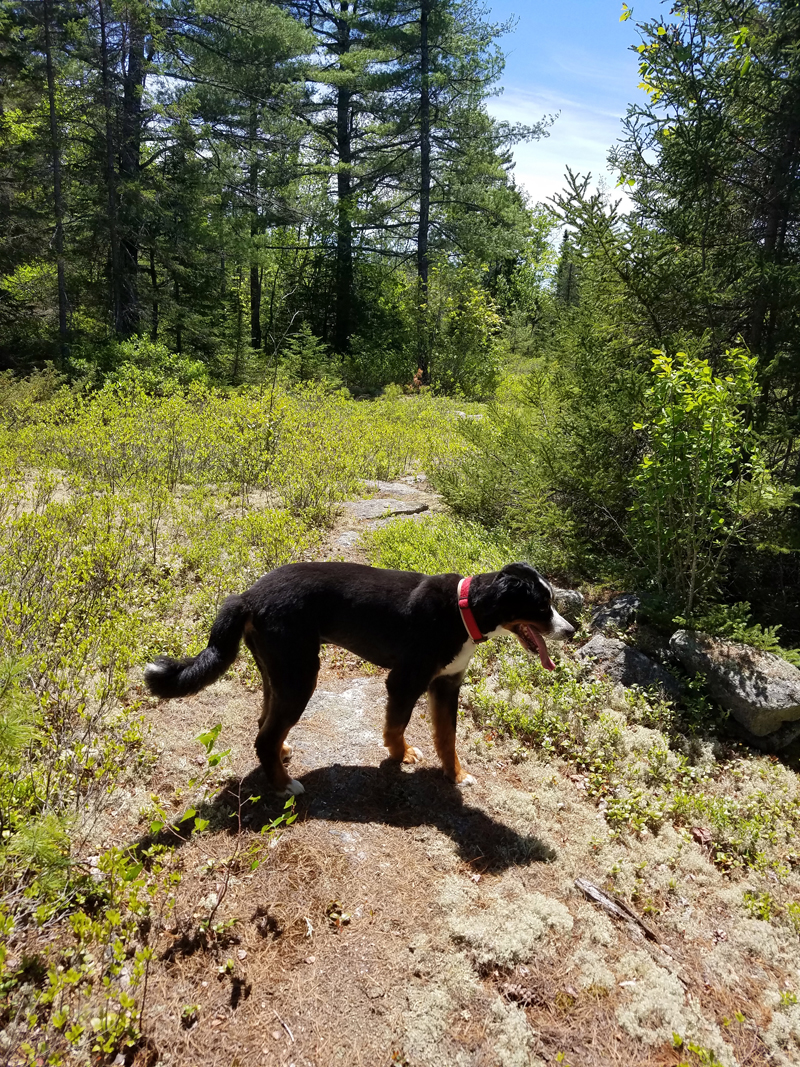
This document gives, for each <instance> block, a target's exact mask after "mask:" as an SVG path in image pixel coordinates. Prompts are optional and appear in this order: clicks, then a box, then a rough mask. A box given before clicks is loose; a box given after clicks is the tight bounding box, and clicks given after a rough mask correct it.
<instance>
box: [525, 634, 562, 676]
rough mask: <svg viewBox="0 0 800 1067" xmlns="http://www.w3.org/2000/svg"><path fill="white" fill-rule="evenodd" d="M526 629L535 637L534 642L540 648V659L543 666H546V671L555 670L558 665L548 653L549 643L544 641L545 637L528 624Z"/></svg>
mask: <svg viewBox="0 0 800 1067" xmlns="http://www.w3.org/2000/svg"><path fill="white" fill-rule="evenodd" d="M525 629H526V630H527V632H528V634H529V636H530V637H532V638H533V641H534V644H535V645H536V647H537V648H538V650H539V659H540V660H541V661H542V666H543V667H544V669H545V670H546V671H554V670H555V669H556V665H555V663H553V661H552V660H551V659H550V656H549V655H548V654H547V645H546V644H545V643H544V638H543V637H541V636H540V635H539V634H538V633H537V632H536V631H535V630H534V628H533V627H532V626H526V627H525Z"/></svg>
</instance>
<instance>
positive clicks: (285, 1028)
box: [272, 1008, 294, 1044]
mask: <svg viewBox="0 0 800 1067" xmlns="http://www.w3.org/2000/svg"><path fill="white" fill-rule="evenodd" d="M272 1010H273V1011H275V1009H274V1008H273V1009H272ZM275 1018H276V1019H277V1020H278V1022H279V1023H280V1024H281V1026H282V1027H283V1028H284V1030H285V1031H286V1033H287V1034H288V1035H289V1040H290V1041H291V1042H292V1044H294V1034H293V1033H292V1031H291V1030H290V1029H289V1027H288V1025H287V1024H286V1023H285V1022H284V1021H283V1019H282V1018H281V1017H280V1015H278V1013H277V1012H275Z"/></svg>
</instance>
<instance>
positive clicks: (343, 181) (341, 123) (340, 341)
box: [333, 0, 353, 353]
mask: <svg viewBox="0 0 800 1067" xmlns="http://www.w3.org/2000/svg"><path fill="white" fill-rule="evenodd" d="M348 6H349V5H348V4H347V2H346V0H343V2H342V4H341V11H342V13H343V14H346V13H347V11H348ZM337 31H338V49H339V55H340V56H341V55H345V54H346V53H347V52H349V51H350V24H349V22H348V21H347V20H346V19H339V20H338V21H337ZM351 108H352V93H351V91H350V90H349V89H348V88H346V87H345V86H340V87H339V89H338V91H337V94H336V153H337V157H338V164H339V166H338V168H337V174H336V196H337V220H336V328H335V332H334V338H333V345H334V348H335V349H336V351H337V352H340V353H342V352H346V351H347V348H348V344H349V341H350V333H351V329H352V321H351V319H352V301H353V218H352V215H353V202H352V189H353V178H352V174H351V170H350V168H351V166H352V162H353V153H352V132H351V126H350V123H351Z"/></svg>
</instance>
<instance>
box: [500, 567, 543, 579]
mask: <svg viewBox="0 0 800 1067" xmlns="http://www.w3.org/2000/svg"><path fill="white" fill-rule="evenodd" d="M500 573H501V574H502V575H504V576H508V577H509V578H520V579H521V580H522V581H523V582H535V581H536V579H537V578H539V579H541V577H542V576H541V574H539V572H538V571H537V570H536V568H535V567H532V566H531V565H530V563H508V564H506V566H505V567H503V569H502V570H501V571H500Z"/></svg>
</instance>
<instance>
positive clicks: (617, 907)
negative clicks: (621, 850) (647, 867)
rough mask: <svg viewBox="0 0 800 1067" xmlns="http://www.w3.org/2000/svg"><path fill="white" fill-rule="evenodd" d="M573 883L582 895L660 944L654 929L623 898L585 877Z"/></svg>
mask: <svg viewBox="0 0 800 1067" xmlns="http://www.w3.org/2000/svg"><path fill="white" fill-rule="evenodd" d="M575 885H576V887H577V888H578V889H580V891H581V893H583V895H584V896H586V897H588V898H589V900H593V901H594V903H595V904H599V905H600V907H601V908H605V910H606V911H607V912H608V913H609V914H610V915H613V916H614V917H615V918H616V919H622V920H623V921H624V922H632V923H634V924H635V925H636V926H638V927H639V929H640V930H642V932H643V933H644V935H645V937H648V938H649V939H650V940H651V941H655V943H656V944H657V945H660V944H661V938H660V937H659V936H658V934H657V933H656V932H655V930H653V928H652V927H651V926H648V925H647V923H646V922H645V921H644V919H641V918H640V917H639V916H638V915H637V914H636V912H635V911H634V910H633V908H631V907H629V906H628V905H627V904H626V903H625V901H624V900H620V898H619V897H616V896H614V895H613V893H606V892H604V891H603V890H602V889H598V888H597V886H596V885H592V883H591V882H587V881H586V879H585V878H576V879H575Z"/></svg>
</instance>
